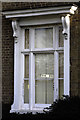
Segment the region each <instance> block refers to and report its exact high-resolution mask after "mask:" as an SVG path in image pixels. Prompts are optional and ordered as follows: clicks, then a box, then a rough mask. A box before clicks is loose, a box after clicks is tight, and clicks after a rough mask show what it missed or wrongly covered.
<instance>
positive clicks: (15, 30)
mask: <svg viewBox="0 0 80 120" xmlns="http://www.w3.org/2000/svg"><path fill="white" fill-rule="evenodd" d="M12 28H13V37H14V38H15V41H16V42H17V37H18V36H17V28H18V25H17V21H16V20H14V21H12Z"/></svg>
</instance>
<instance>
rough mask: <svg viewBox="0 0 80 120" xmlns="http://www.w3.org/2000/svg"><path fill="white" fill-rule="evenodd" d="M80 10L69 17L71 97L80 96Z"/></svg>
mask: <svg viewBox="0 0 80 120" xmlns="http://www.w3.org/2000/svg"><path fill="white" fill-rule="evenodd" d="M79 11H80V8H78V12H77V13H76V14H75V15H73V16H71V42H70V47H71V48H70V59H71V67H70V68H71V75H70V78H71V79H70V87H71V95H79V96H80V56H79V55H80V54H79V53H80V14H79Z"/></svg>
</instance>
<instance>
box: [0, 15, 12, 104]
mask: <svg viewBox="0 0 80 120" xmlns="http://www.w3.org/2000/svg"><path fill="white" fill-rule="evenodd" d="M2 93H3V94H2V98H3V102H4V103H6V102H9V103H10V102H12V100H13V37H12V27H11V21H10V20H8V19H5V18H4V17H3V19H2Z"/></svg>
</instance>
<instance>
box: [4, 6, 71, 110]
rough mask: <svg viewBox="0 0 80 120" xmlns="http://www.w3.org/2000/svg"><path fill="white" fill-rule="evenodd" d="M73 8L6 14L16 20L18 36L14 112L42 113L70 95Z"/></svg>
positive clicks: (14, 32) (15, 39)
mask: <svg viewBox="0 0 80 120" xmlns="http://www.w3.org/2000/svg"><path fill="white" fill-rule="evenodd" d="M70 9H71V6H60V7H57V6H56V7H52V8H41V9H32V10H20V11H10V12H3V14H4V15H5V17H6V18H10V19H12V28H13V37H14V102H13V105H12V106H11V110H10V112H23V111H26V112H28V111H32V112H34V111H37V112H38V110H39V111H40V110H41V111H42V110H43V108H44V107H48V106H50V105H51V104H52V103H53V101H55V100H56V99H58V98H61V97H62V95H63V94H64V95H70V18H69V14H70ZM62 26H63V27H62ZM62 31H63V33H64V37H63V35H62Z"/></svg>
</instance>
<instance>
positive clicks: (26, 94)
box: [24, 80, 29, 103]
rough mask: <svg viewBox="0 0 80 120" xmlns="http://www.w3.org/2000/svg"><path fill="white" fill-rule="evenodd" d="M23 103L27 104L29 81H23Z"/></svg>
mask: <svg viewBox="0 0 80 120" xmlns="http://www.w3.org/2000/svg"><path fill="white" fill-rule="evenodd" d="M24 103H29V80H24Z"/></svg>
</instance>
